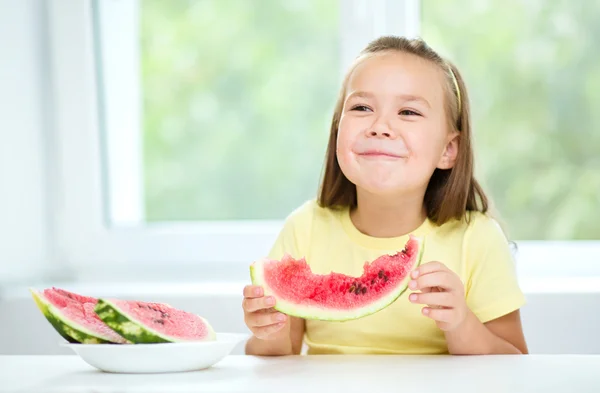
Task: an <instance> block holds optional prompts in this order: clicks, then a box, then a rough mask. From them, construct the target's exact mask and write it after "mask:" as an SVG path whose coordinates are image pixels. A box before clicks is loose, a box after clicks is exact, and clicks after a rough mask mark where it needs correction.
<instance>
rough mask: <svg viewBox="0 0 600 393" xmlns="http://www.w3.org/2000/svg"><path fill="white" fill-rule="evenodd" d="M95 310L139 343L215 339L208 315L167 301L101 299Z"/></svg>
mask: <svg viewBox="0 0 600 393" xmlns="http://www.w3.org/2000/svg"><path fill="white" fill-rule="evenodd" d="M95 311H96V314H98V316H99V317H100V319H101V320H102V321H104V323H106V324H107V325H108V326H110V327H111V328H112V329H114V330H115V331H117V332H119V334H120V335H122V336H123V337H125V338H127V339H128V340H129V341H131V342H134V343H136V344H139V343H148V344H150V343H169V342H188V341H214V340H216V334H215V331H214V330H213V328H212V326H211V325H210V324H209V323H208V321H207V320H206V319H204V318H202V317H201V316H199V315H195V314H192V313H189V312H186V311H182V310H178V309H176V308H173V307H170V306H169V305H166V304H164V303H149V302H138V301H127V300H119V299H99V300H98V304H97V305H96V308H95Z"/></svg>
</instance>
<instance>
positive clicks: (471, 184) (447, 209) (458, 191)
mask: <svg viewBox="0 0 600 393" xmlns="http://www.w3.org/2000/svg"><path fill="white" fill-rule="evenodd" d="M390 51H392V52H393V51H397V52H402V53H409V54H412V55H415V56H418V57H420V58H422V59H425V60H428V61H430V62H432V63H433V64H436V65H438V66H439V67H440V69H441V70H442V72H443V73H444V75H445V76H446V81H447V83H446V84H445V86H444V88H445V90H446V99H445V103H446V105H445V111H446V115H447V118H448V127H449V129H450V130H452V131H457V132H458V134H459V143H458V155H457V158H456V163H455V165H454V166H453V168H451V169H446V170H442V169H435V171H434V173H433V175H432V176H431V179H430V181H429V184H428V186H427V190H426V192H425V198H424V204H425V208H426V211H427V216H428V218H429V219H430V220H431V221H433V222H434V223H436V224H438V225H442V224H444V223H445V222H447V221H449V220H451V219H462V218H467V219H468V217H467V215H466V212H468V211H480V212H486V211H487V210H488V198H487V197H486V195H485V193H484V192H483V189H482V188H481V186H480V185H479V183H478V182H477V181H476V180H475V177H474V169H473V166H474V157H473V148H472V142H471V119H470V107H469V99H468V94H467V89H466V86H465V83H464V81H463V79H462V76H461V75H460V73H459V71H458V69H457V68H456V67H455V66H454V65H453V64H452V63H451V62H449V61H447V60H445V59H444V58H442V57H441V56H440V55H439V54H438V53H437V52H435V51H434V50H433V49H432V48H430V47H429V46H428V45H427V44H426V43H425V41H423V40H422V39H418V38H417V39H408V38H404V37H396V36H384V37H381V38H378V39H376V40H374V41H372V42H371V43H369V44H368V45H367V47H366V48H365V49H364V50H363V51H362V52H361V53H360V55H359V57H358V58H357V59H356V61H355V62H354V65H353V66H352V67H351V68H350V70H349V71H348V72H347V74H346V76H345V78H344V81H343V83H342V87H341V90H340V93H339V97H338V100H337V103H336V105H335V109H334V113H333V118H332V121H331V129H330V134H329V143H328V146H327V152H326V157H325V167H324V173H323V176H322V181H321V185H320V190H319V197H318V203H319V205H320V206H322V207H327V208H345V207H350V208H353V207H356V186H355V185H354V184H352V183H351V182H350V181H349V180H348V178H346V176H345V175H344V174H343V172H342V170H341V169H340V166H339V164H338V161H337V157H336V143H337V142H336V141H337V134H338V127H339V122H340V117H341V114H342V109H343V104H344V98H345V95H346V90H347V85H348V80H349V78H350V75H351V74H352V72H353V70H354V68H355V67H356V65H358V64H359V63H360V62H361V61H362V60H364V59H365V58H367V57H370V56H373V55H375V54H379V53H383V52H390Z"/></svg>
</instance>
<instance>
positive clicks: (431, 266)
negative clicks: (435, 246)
mask: <svg viewBox="0 0 600 393" xmlns="http://www.w3.org/2000/svg"><path fill="white" fill-rule="evenodd" d="M439 271H448V268H447V267H446V265H444V264H443V263H441V262H437V261H433V262H427V263H424V264H422V265H421V266H419V267H418V268H417V269H415V270H413V271H412V272H411V273H410V277H411V278H413V279H415V278H417V277H419V276H423V275H425V274H429V273H433V272H439Z"/></svg>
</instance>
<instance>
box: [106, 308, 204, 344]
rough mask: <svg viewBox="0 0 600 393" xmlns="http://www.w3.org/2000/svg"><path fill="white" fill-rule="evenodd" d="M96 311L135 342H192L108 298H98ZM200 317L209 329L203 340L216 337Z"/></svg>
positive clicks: (119, 331)
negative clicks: (148, 323)
mask: <svg viewBox="0 0 600 393" xmlns="http://www.w3.org/2000/svg"><path fill="white" fill-rule="evenodd" d="M94 311H95V312H96V314H97V315H98V317H99V318H100V319H101V320H102V321H103V322H104V323H105V324H107V325H108V326H109V327H110V328H111V329H113V330H114V331H116V332H117V333H119V334H120V335H121V336H123V337H125V338H126V339H127V340H129V341H131V342H133V343H135V344H161V343H176V342H190V340H181V339H178V338H175V337H171V336H168V335H165V334H162V333H159V332H157V331H156V330H154V329H152V328H150V327H148V326H146V325H145V324H144V323H142V322H140V321H138V320H137V319H135V318H134V317H132V316H130V315H128V314H127V313H126V312H125V311H123V310H122V309H121V308H120V307H119V306H117V305H116V304H114V303H113V302H111V301H110V300H108V299H98V304H97V305H96V307H95V309H94ZM198 317H199V318H201V319H202V321H203V322H204V323H205V324H206V326H207V328H208V331H209V333H208V335H207V337H206V338H205V339H204V340H201V341H211V340H214V339H216V334H215V332H214V330H213V328H212V327H211V325H210V324H209V323H208V321H207V320H206V319H204V318H202V317H200V316H198ZM196 341H200V340H196Z"/></svg>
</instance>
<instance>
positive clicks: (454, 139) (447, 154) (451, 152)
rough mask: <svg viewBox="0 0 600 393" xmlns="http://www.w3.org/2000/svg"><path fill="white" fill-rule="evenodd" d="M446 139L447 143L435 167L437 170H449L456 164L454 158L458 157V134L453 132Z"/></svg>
mask: <svg viewBox="0 0 600 393" xmlns="http://www.w3.org/2000/svg"><path fill="white" fill-rule="evenodd" d="M448 139H449V140H448V143H446V147H445V148H444V152H443V154H442V157H441V158H440V161H439V162H438V165H437V167H438V168H439V169H450V168H452V167H453V166H454V164H455V163H456V157H457V156H458V143H459V133H458V132H454V133H452V134H450V135H449V136H448Z"/></svg>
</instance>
